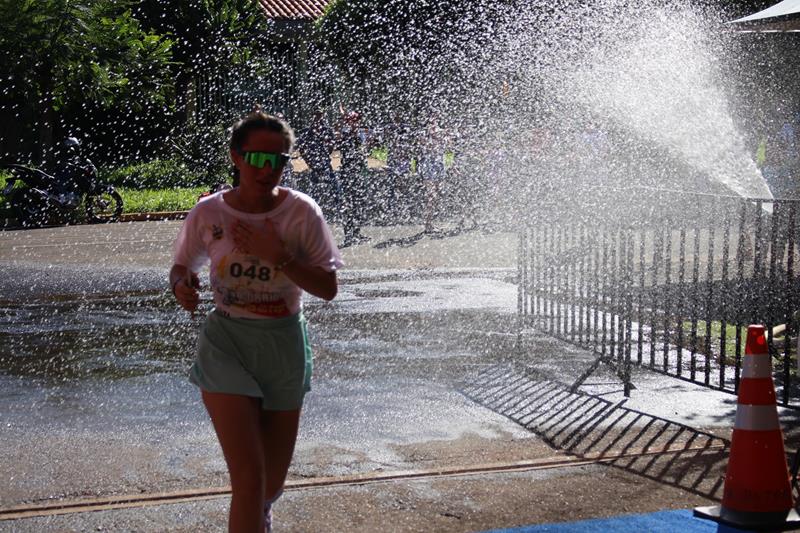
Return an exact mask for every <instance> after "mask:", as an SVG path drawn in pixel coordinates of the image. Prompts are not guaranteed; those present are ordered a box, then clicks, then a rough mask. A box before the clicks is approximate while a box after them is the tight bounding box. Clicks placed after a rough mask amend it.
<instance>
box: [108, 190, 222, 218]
mask: <svg viewBox="0 0 800 533" xmlns="http://www.w3.org/2000/svg"><path fill="white" fill-rule="evenodd" d="M117 190H118V191H119V193H120V195H122V203H123V208H124V212H125V213H157V212H160V211H188V210H189V209H191V208H192V207H194V205H195V204H196V203H197V198H198V197H199V196H200V195H201V194H202V193H204V192H207V191H208V187H189V188H178V189H144V190H136V189H127V188H120V189H117Z"/></svg>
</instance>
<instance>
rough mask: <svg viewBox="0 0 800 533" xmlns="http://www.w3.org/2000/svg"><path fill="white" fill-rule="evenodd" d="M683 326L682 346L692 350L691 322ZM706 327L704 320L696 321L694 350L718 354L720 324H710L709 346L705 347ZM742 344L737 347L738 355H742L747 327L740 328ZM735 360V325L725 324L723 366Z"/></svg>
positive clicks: (714, 322)
mask: <svg viewBox="0 0 800 533" xmlns="http://www.w3.org/2000/svg"><path fill="white" fill-rule="evenodd" d="M682 326H683V345H684V347H685V348H687V349H691V348H692V322H691V321H688V320H687V321H685V322H683V324H682ZM707 327H709V326H708V325H707V324H706V321H705V320H698V321H697V343H696V344H695V350H696V351H697V352H699V353H704V354H714V353H716V354H720V353H721V350H720V339H721V338H722V322H720V321H718V320H714V321H712V322H710V327H711V346H706V345H705V342H706V331H707ZM741 333H742V344H741V346H740V347H739V354H740V355H744V345H745V341H746V340H747V327H746V326H742V328H741ZM735 358H736V325H735V324H726V326H725V364H733V363H734V361H735Z"/></svg>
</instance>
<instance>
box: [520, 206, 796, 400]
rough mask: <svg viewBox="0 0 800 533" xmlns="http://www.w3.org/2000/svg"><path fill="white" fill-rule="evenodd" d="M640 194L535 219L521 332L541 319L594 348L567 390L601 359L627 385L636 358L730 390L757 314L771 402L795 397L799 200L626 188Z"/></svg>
mask: <svg viewBox="0 0 800 533" xmlns="http://www.w3.org/2000/svg"><path fill="white" fill-rule="evenodd" d="M645 196H646V200H645ZM637 199H641V200H642V201H646V202H648V204H647V205H650V206H651V207H650V208H647V209H640V210H639V211H638V214H635V215H634V216H631V217H616V218H614V217H604V216H603V213H601V212H594V213H593V212H591V210H589V211H587V210H585V209H584V210H582V211H580V212H579V211H574V212H572V213H560V214H553V213H551V214H546V213H545V214H539V215H537V216H536V217H534V218H532V219H531V220H530V222H529V224H528V225H527V227H526V228H525V229H524V230H523V231H521V233H520V241H519V261H518V265H519V279H520V283H519V302H518V304H519V309H518V311H519V317H520V327H521V334H524V331H525V329H526V328H536V329H537V330H540V331H544V332H546V333H547V334H549V335H552V336H555V337H558V338H560V339H563V340H566V341H568V342H571V343H574V344H577V345H580V346H582V347H586V348H588V349H590V350H593V351H594V352H596V353H597V355H598V357H597V359H596V361H595V363H594V365H592V366H591V367H590V368H588V369H587V370H586V372H584V374H583V375H581V376H580V377H579V378H578V379H577V380H576V381H575V383H574V385H573V388H577V387H578V386H579V385H580V384H581V383H582V382H583V381H584V380H585V379H586V378H587V377H588V376H589V375H591V373H592V372H593V371H594V370H595V369H596V368H597V367H598V365H600V364H608V365H610V366H611V367H613V368H614V369H615V370H616V372H617V374H618V375H619V377H620V378H621V380H622V381H623V383H624V384H625V394H626V395H628V394H629V393H630V388H631V369H632V367H633V366H634V365H636V366H640V367H645V368H647V369H650V370H653V371H656V372H661V373H664V374H667V375H670V376H673V377H676V378H680V379H683V380H688V381H691V382H693V383H697V384H700V385H704V386H707V387H712V388H715V389H719V390H722V391H726V392H731V393H736V392H737V390H738V385H739V377H740V371H741V363H742V356H743V353H744V352H743V350H744V344H745V336H746V328H747V325H748V324H752V323H762V324H765V325H766V326H767V332H768V337H767V340H768V343H769V350H770V353H771V354H772V356H773V369H774V377H775V383H776V388H777V392H778V403H779V404H781V405H784V406H788V407H795V408H797V407H800V380H798V371H799V370H800V369H799V368H798V355H797V332H798V319H799V318H800V313H798V309H800V280H799V279H798V276H797V274H796V272H795V270H796V268H797V267H796V266H795V264H796V262H797V260H798V259H799V258H800V257H798V252H800V250H798V234H800V220H798V214H800V201H797V200H772V199H744V198H734V197H725V196H712V195H692V194H686V193H678V192H674V191H657V192H654V191H646V195H643V191H641V190H639V191H633V190H631V191H628V192H627V196H626V200H627V201H629V202H630V205H639V204H638V203H637V202H638V200H637ZM679 205H682V206H685V208H683V209H676V208H675V206H679ZM652 206H657V207H656V208H653V207H652ZM664 206H671V207H664Z"/></svg>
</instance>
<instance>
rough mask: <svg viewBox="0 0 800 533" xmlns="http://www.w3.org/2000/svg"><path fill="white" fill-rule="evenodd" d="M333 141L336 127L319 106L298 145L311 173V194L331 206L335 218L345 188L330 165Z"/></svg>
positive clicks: (338, 215)
mask: <svg viewBox="0 0 800 533" xmlns="http://www.w3.org/2000/svg"><path fill="white" fill-rule="evenodd" d="M334 143H335V138H334V133H333V128H331V127H330V126H329V125H328V124H327V122H326V121H325V114H324V112H323V111H322V110H321V109H318V110H317V111H316V112H315V113H314V116H313V117H312V119H311V124H309V126H308V127H307V128H306V129H305V130H303V132H302V133H301V134H300V136H299V137H298V139H297V145H298V148H299V150H300V154H301V155H302V157H303V160H304V161H305V162H306V165H308V169H309V172H310V174H311V178H310V182H311V191H310V192H311V196H312V197H313V198H314V199H315V200H317V202H319V203H320V204H321V205H323V206H324V207H329V208H330V209H331V210H332V214H333V215H334V216H333V217H332V218H335V219H337V220H338V219H339V217H340V211H341V196H342V190H341V185H340V184H339V181H338V180H337V179H336V174H335V173H334V172H333V167H332V166H331V152H333V148H334Z"/></svg>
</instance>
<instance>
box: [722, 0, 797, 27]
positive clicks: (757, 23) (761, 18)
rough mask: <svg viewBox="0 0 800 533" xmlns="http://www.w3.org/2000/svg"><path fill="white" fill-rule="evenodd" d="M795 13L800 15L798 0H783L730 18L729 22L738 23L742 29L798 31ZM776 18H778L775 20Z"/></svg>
mask: <svg viewBox="0 0 800 533" xmlns="http://www.w3.org/2000/svg"><path fill="white" fill-rule="evenodd" d="M793 15H795V16H794V17H792V16H793ZM797 15H800V0H783V2H779V3H777V4H775V5H774V6H771V7H768V8H767V9H764V10H761V11H759V12H758V13H753V14H752V15H748V16H746V17H742V18H739V19H736V20H732V21H730V24H737V25H740V26H741V29H742V30H743V31H800V16H797ZM781 17H792V18H781ZM777 18H780V20H775V19H777Z"/></svg>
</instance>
